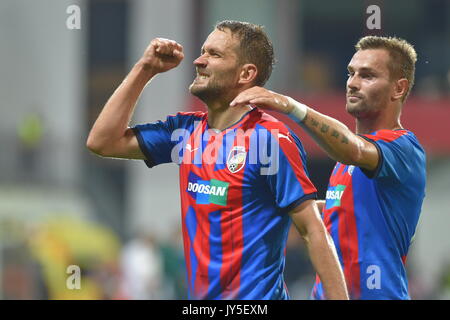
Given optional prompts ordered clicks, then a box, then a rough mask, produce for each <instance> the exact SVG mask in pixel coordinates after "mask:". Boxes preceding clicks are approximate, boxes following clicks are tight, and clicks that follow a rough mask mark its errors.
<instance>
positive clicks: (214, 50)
mask: <svg viewBox="0 0 450 320" xmlns="http://www.w3.org/2000/svg"><path fill="white" fill-rule="evenodd" d="M205 51H209V52H211V51H212V52H217V53H223V52H222V51H220V50H219V49H217V48H214V47H212V48H211V47H209V48H208V50H206V49H205V47H202V48H201V50H200V53H202V54H203V53H204V52H205Z"/></svg>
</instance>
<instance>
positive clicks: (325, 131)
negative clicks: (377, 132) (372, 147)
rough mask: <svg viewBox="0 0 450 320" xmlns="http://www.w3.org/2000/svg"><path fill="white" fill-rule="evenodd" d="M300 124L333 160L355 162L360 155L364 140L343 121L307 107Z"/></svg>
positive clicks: (345, 162) (346, 162)
mask: <svg viewBox="0 0 450 320" xmlns="http://www.w3.org/2000/svg"><path fill="white" fill-rule="evenodd" d="M300 125H301V127H302V128H303V129H304V130H306V131H307V132H308V134H309V135H310V136H311V137H312V138H313V139H314V140H315V141H316V143H317V144H319V145H320V146H321V147H322V149H323V150H324V151H325V152H326V153H327V154H328V155H329V156H330V157H331V158H332V159H334V160H335V161H338V162H341V163H343V164H357V162H358V161H359V159H360V158H361V157H362V150H363V148H364V142H363V141H361V138H359V137H358V136H356V135H355V134H354V133H353V132H351V131H350V130H349V129H348V128H347V126H346V125H344V124H343V123H341V122H339V121H337V120H335V119H333V118H331V117H328V116H326V115H323V114H321V113H319V112H317V111H315V110H313V109H311V108H308V112H307V114H306V117H305V119H303V121H302V122H300Z"/></svg>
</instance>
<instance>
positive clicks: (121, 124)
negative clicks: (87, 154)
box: [87, 63, 154, 150]
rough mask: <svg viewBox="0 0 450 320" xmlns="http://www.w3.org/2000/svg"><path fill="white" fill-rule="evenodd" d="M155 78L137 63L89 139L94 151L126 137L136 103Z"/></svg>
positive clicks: (108, 103)
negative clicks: (147, 85)
mask: <svg viewBox="0 0 450 320" xmlns="http://www.w3.org/2000/svg"><path fill="white" fill-rule="evenodd" d="M153 76H154V73H152V72H151V71H149V70H144V68H143V66H142V65H141V64H140V63H137V64H136V65H135V66H134V67H133V69H132V70H131V71H130V73H129V74H128V75H127V77H126V78H125V79H124V81H123V82H122V83H121V84H120V86H119V87H118V88H117V89H116V90H115V91H114V93H113V94H112V96H111V97H110V98H109V100H108V101H107V103H106V104H105V106H104V107H103V110H102V111H101V113H100V115H99V116H98V118H97V120H96V121H95V123H94V125H93V127H92V129H91V132H90V134H89V138H88V142H87V144H88V146H89V148H90V149H91V150H92V149H94V150H100V149H102V148H104V147H105V146H107V145H110V144H111V142H113V141H117V140H118V139H120V138H122V137H123V136H124V135H125V131H126V130H127V129H128V124H129V122H130V120H131V117H132V115H133V113H134V109H135V106H136V102H137V100H138V98H139V96H140V94H141V93H142V91H143V89H144V88H145V86H146V84H147V83H148V82H149V80H150V79H151V78H152V77H153Z"/></svg>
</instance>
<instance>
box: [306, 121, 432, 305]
mask: <svg viewBox="0 0 450 320" xmlns="http://www.w3.org/2000/svg"><path fill="white" fill-rule="evenodd" d="M362 137H363V138H365V139H366V140H368V141H371V142H372V143H373V144H374V145H375V146H376V147H377V148H378V151H379V155H380V161H379V165H378V167H377V168H376V170H375V171H373V172H368V171H366V170H364V169H361V168H358V167H354V166H352V165H343V164H341V163H337V164H336V166H335V168H334V170H333V172H332V174H331V177H330V181H329V185H328V190H327V194H326V203H325V206H324V209H323V211H322V218H323V220H324V223H325V226H326V227H327V230H328V232H329V233H330V235H331V236H332V238H333V240H334V244H335V246H336V250H337V253H338V256H339V260H340V263H341V265H342V268H343V271H344V275H345V279H346V282H347V288H348V291H349V294H350V297H351V299H370V300H377V299H409V294H408V281H407V277H406V271H405V262H406V255H407V253H408V249H409V246H410V244H411V240H412V238H413V236H414V233H415V230H416V226H417V223H418V220H419V215H420V211H421V207H422V201H423V198H424V196H425V182H426V171H425V170H426V167H425V161H426V160H425V153H424V150H423V149H422V147H421V145H420V144H419V142H418V140H417V138H416V137H415V135H414V134H413V133H412V132H410V131H407V130H395V131H392V130H379V131H376V132H374V133H372V134H368V135H362ZM312 298H314V299H324V298H325V297H324V292H323V287H322V283H321V282H320V279H319V277H318V276H316V283H315V285H314V288H313V290H312Z"/></svg>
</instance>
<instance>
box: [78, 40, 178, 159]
mask: <svg viewBox="0 0 450 320" xmlns="http://www.w3.org/2000/svg"><path fill="white" fill-rule="evenodd" d="M183 57H184V54H183V47H182V46H181V45H180V44H178V43H177V42H175V41H173V40H168V39H163V38H156V39H153V40H152V41H151V42H150V45H149V46H148V47H147V49H146V50H145V52H144V54H143V56H142V58H141V59H140V60H139V61H138V62H137V63H136V64H135V65H134V67H133V68H132V70H131V71H130V73H129V74H128V75H127V77H126V78H125V79H124V81H123V82H122V83H121V84H120V86H119V87H118V88H117V89H116V91H115V92H114V93H113V94H112V96H111V97H110V98H109V100H108V102H107V103H106V104H105V106H104V107H103V110H102V112H101V113H100V115H99V116H98V118H97V120H96V121H95V123H94V125H93V127H92V129H91V132H90V133H89V137H88V139H87V143H86V145H87V147H88V149H89V150H91V151H92V152H94V153H96V154H98V155H101V156H104V157H116V158H128V159H145V156H144V154H143V153H142V151H141V150H140V148H139V144H138V141H137V138H136V136H135V134H134V132H133V131H132V130H131V129H130V128H129V127H128V124H129V122H130V120H131V117H132V115H133V113H134V108H135V106H136V102H137V100H138V98H139V96H140V94H141V92H142V90H143V89H144V88H145V86H146V85H147V83H148V82H149V81H150V80H151V79H152V78H153V77H154V76H155V75H156V74H158V73H162V72H165V71H168V70H170V69H172V68H175V67H176V66H178V65H179V64H180V62H181V61H182V60H183Z"/></svg>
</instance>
